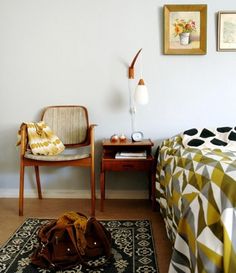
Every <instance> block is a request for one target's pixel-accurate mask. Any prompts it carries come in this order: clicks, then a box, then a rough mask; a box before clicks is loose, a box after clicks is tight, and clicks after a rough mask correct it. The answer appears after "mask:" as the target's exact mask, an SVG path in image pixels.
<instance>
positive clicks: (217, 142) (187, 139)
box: [181, 127, 236, 151]
mask: <svg viewBox="0 0 236 273" xmlns="http://www.w3.org/2000/svg"><path fill="white" fill-rule="evenodd" d="M181 137H182V143H183V146H184V147H185V148H188V147H190V148H199V149H203V148H209V149H220V150H230V151H236V127H234V128H233V127H218V128H215V129H208V128H203V129H197V128H193V129H189V130H187V131H185V132H183V133H182V135H181Z"/></svg>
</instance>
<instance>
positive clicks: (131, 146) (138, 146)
mask: <svg viewBox="0 0 236 273" xmlns="http://www.w3.org/2000/svg"><path fill="white" fill-rule="evenodd" d="M152 146H153V142H152V141H151V140H150V139H145V140H142V141H139V142H132V141H131V140H125V141H119V140H118V141H116V142H111V141H110V140H109V139H105V140H104V141H103V143H102V147H103V152H102V160H101V173H100V191H101V211H103V210H104V200H105V173H106V171H142V172H146V173H147V174H148V181H149V187H148V188H149V199H150V200H151V202H152V208H153V210H154V209H155V204H156V200H155V196H156V195H155V165H156V164H155V159H154V157H153V155H152ZM141 151H145V152H146V155H147V156H146V157H145V158H116V154H117V153H119V152H125V153H128V154H129V153H137V152H141Z"/></svg>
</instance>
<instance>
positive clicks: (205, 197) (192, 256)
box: [156, 127, 236, 273]
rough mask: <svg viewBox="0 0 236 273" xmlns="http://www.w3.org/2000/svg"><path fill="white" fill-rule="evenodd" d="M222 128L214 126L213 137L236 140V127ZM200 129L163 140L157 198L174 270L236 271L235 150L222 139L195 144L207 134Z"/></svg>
mask: <svg viewBox="0 0 236 273" xmlns="http://www.w3.org/2000/svg"><path fill="white" fill-rule="evenodd" d="M223 128H225V130H226V128H228V129H229V128H230V130H228V132H227V136H226V134H225V133H226V132H224V133H222V135H221V136H219V135H218V133H220V132H219V131H217V129H215V130H214V131H213V134H215V136H210V137H213V138H217V139H219V140H220V141H223V142H225V143H228V142H232V141H233V142H235V141H236V140H232V139H229V135H230V134H231V133H235V129H234V128H231V127H223ZM196 130H197V131H198V132H197V134H198V135H196V134H192V136H191V134H189V130H188V131H186V132H185V134H180V135H177V136H175V137H173V138H170V139H167V140H165V141H163V143H162V145H161V147H160V151H159V156H158V161H157V181H156V188H157V201H158V202H159V204H160V210H161V213H162V215H163V218H164V221H165V225H166V230H167V234H168V237H169V239H170V240H171V242H172V244H173V253H172V258H171V263H170V267H169V272H170V273H173V272H181V273H182V272H184V273H187V272H194V273H200V272H207V273H213V272H214V273H216V272H226V273H231V272H236V152H235V151H234V150H233V151H230V150H228V149H225V148H226V147H225V146H227V144H226V145H224V146H221V145H218V144H219V143H220V142H218V141H216V142H215V141H213V144H212V142H210V143H211V144H210V146H211V148H209V147H207V148H206V147H204V148H201V149H200V148H196V146H194V148H193V147H190V145H187V144H188V143H189V141H191V140H193V139H194V138H195V139H197V138H198V137H202V136H200V135H201V132H202V130H200V131H201V132H199V130H198V129H196ZM206 130H208V129H206ZM222 130H223V129H222ZM209 131H212V130H209ZM194 132H195V133H196V131H194ZM190 133H191V132H190ZM192 133H193V131H192ZM204 133H207V134H208V133H209V132H207V131H204ZM220 134H221V133H220ZM223 134H224V136H223ZM216 135H217V137H216ZM185 136H186V137H185ZM213 138H212V139H213ZM230 138H232V134H231V137H230ZM187 139H188V140H187ZM205 139H206V138H205ZM183 141H184V144H183ZM207 142H208V141H207ZM192 143H193V142H192ZM205 143H206V142H205ZM214 143H216V145H215V144H214ZM190 144H191V142H190ZM208 144H209V142H208ZM233 144H234V145H236V143H230V145H229V147H232V146H233ZM204 145H205V144H204ZM212 145H213V146H212ZM202 147H203V146H202ZM222 147H224V149H221V148H222ZM219 148H220V149H219Z"/></svg>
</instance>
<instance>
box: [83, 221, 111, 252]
mask: <svg viewBox="0 0 236 273" xmlns="http://www.w3.org/2000/svg"><path fill="white" fill-rule="evenodd" d="M91 225H94V227H95V229H96V230H97V236H98V237H99V239H100V240H101V242H102V243H103V245H104V248H105V255H106V256H107V257H110V256H111V255H112V254H111V235H110V233H109V232H108V231H107V230H106V229H105V228H104V226H103V225H102V224H101V223H99V222H98V221H97V219H96V218H95V217H91V218H90V219H89V220H88V223H87V227H88V229H89V228H90V227H91ZM109 239H110V240H109Z"/></svg>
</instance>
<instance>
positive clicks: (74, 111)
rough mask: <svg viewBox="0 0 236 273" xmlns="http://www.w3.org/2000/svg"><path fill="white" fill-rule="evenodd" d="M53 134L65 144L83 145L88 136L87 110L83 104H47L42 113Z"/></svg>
mask: <svg viewBox="0 0 236 273" xmlns="http://www.w3.org/2000/svg"><path fill="white" fill-rule="evenodd" d="M42 120H43V121H44V122H45V123H46V124H48V126H49V127H50V128H51V129H52V131H53V132H54V134H55V135H57V136H58V137H59V138H60V140H61V141H62V143H63V144H65V145H67V146H74V145H83V143H85V142H86V141H87V137H88V127H89V121H88V111H87V109H86V108H85V107H84V106H79V105H68V106H67V105H62V106H49V107H47V108H45V110H44V112H43V114H42Z"/></svg>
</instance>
